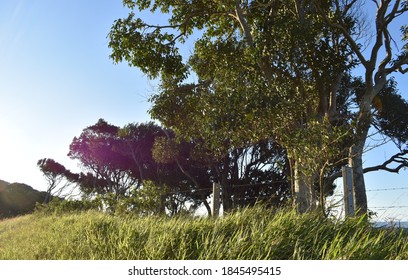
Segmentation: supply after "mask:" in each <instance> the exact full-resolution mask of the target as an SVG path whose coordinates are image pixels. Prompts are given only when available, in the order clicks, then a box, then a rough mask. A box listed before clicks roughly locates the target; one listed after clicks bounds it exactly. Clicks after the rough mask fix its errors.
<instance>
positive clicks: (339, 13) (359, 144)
mask: <svg viewBox="0 0 408 280" xmlns="http://www.w3.org/2000/svg"><path fill="white" fill-rule="evenodd" d="M359 2H360V1H356V0H352V1H334V4H335V5H333V13H334V15H335V16H334V17H329V16H327V15H325V12H324V11H322V10H320V12H321V13H320V14H321V15H322V16H323V17H324V19H325V21H326V23H327V24H328V25H330V26H331V27H332V28H333V29H335V30H338V31H339V32H340V33H341V34H342V35H343V36H344V37H345V39H346V40H347V43H348V45H349V46H350V48H351V50H352V52H353V54H354V55H355V57H357V59H358V61H359V63H360V64H361V65H362V66H363V67H364V70H365V76H364V83H365V87H364V93H363V94H362V96H361V97H360V101H359V103H358V113H357V115H356V118H355V120H354V126H355V127H354V138H353V141H354V144H353V145H351V146H350V148H349V155H348V157H349V165H350V166H351V168H352V170H353V190H354V198H355V203H356V208H357V209H358V210H359V212H360V213H362V214H363V213H367V196H366V190H365V183H364V168H363V161H362V155H363V151H364V147H365V143H366V139H367V136H368V133H369V129H370V127H371V124H372V122H373V114H372V110H371V105H372V103H373V101H374V99H375V98H376V97H377V96H378V94H379V93H380V91H381V90H382V89H383V88H384V86H385V85H386V82H387V78H389V76H390V75H391V74H392V73H394V72H397V71H399V72H401V73H403V74H404V73H406V72H407V69H408V68H406V66H407V65H408V44H407V43H405V45H403V47H402V50H401V52H400V53H399V54H398V53H396V51H395V49H394V48H393V46H392V44H393V42H395V41H394V40H393V38H392V37H391V34H390V29H389V28H390V24H391V23H393V22H394V21H395V19H396V18H398V17H400V16H402V15H404V14H406V13H407V12H408V1H406V0H402V1H401V0H396V1H392V0H375V1H372V2H373V3H374V4H375V5H376V8H377V12H376V16H375V24H374V25H373V26H374V42H373V44H372V45H371V47H370V48H369V49H368V50H365V48H364V47H363V45H362V44H360V43H359V38H360V37H359V35H361V34H359V33H358V32H356V31H358V30H356V29H350V28H348V27H347V25H348V21H347V18H349V17H348V16H347V15H350V14H352V13H353V12H354V11H355V10H356V9H358V8H360V7H359V4H360V3H359ZM315 3H316V6H317V7H320V4H319V2H318V1H315ZM360 18H361V17H360ZM355 20H356V21H358V20H360V19H358V18H355ZM401 31H402V40H403V41H406V40H407V39H408V28H407V26H402V27H401ZM382 53H384V54H382ZM381 56H382V58H380V57H381ZM404 67H405V68H404Z"/></svg>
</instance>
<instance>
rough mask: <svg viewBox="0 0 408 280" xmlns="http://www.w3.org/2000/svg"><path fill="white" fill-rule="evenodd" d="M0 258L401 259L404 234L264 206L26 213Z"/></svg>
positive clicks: (1, 232) (2, 233)
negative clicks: (210, 214)
mask: <svg viewBox="0 0 408 280" xmlns="http://www.w3.org/2000/svg"><path fill="white" fill-rule="evenodd" d="M0 259H112V260H122V259H408V233H407V232H405V231H403V230H400V229H375V228H372V227H371V226H370V225H369V224H368V223H367V222H366V220H364V219H349V220H346V221H343V222H336V221H333V220H331V219H327V218H323V217H321V216H320V215H319V214H317V213H311V214H305V215H297V214H296V213H295V212H294V211H292V210H290V209H284V210H280V211H277V212H274V213H272V212H271V211H270V210H267V209H265V208H263V207H255V208H251V209H245V210H241V211H237V212H235V213H232V214H229V215H226V216H224V217H222V218H219V219H217V220H213V219H208V218H193V217H178V218H167V217H139V218H135V217H129V216H127V217H121V216H112V215H106V214H103V213H98V212H82V213H71V214H64V215H59V216H57V215H28V216H24V217H20V218H16V219H11V220H4V221H2V222H0Z"/></svg>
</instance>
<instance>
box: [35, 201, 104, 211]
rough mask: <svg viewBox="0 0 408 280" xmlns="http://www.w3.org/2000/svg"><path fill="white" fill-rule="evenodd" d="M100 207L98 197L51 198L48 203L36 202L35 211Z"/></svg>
mask: <svg viewBox="0 0 408 280" xmlns="http://www.w3.org/2000/svg"><path fill="white" fill-rule="evenodd" d="M101 209H102V203H101V200H100V199H93V200H90V199H84V200H64V199H60V198H53V199H52V200H51V201H50V202H49V203H48V204H41V203H37V204H36V206H35V213H44V214H63V213H72V212H81V211H88V210H101Z"/></svg>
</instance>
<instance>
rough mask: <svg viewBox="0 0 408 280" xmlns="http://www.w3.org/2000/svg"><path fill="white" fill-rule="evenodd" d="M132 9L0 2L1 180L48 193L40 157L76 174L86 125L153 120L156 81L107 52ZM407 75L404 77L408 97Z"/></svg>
mask: <svg viewBox="0 0 408 280" xmlns="http://www.w3.org/2000/svg"><path fill="white" fill-rule="evenodd" d="M127 13H128V10H127V9H126V8H124V7H123V6H122V2H121V0H2V1H1V2H0V132H1V135H2V137H1V142H0V179H2V180H6V181H9V182H22V183H26V184H29V185H31V186H33V187H34V188H36V189H40V190H43V189H45V181H44V180H43V178H42V175H41V173H40V172H39V171H38V168H37V166H36V162H37V160H38V159H40V158H44V157H49V158H53V159H55V160H56V161H58V162H60V163H62V164H64V165H65V166H66V167H68V168H70V169H73V170H76V171H77V166H76V163H75V162H73V161H71V160H70V159H69V158H68V157H67V156H66V155H67V153H68V147H69V144H70V143H71V141H72V138H73V137H74V136H78V135H79V134H80V133H81V131H82V129H83V128H85V127H87V126H89V125H92V124H94V123H95V122H96V121H97V120H98V119H99V118H104V119H105V120H107V121H108V122H110V123H112V124H115V125H119V126H122V125H124V124H126V123H130V122H145V121H148V120H150V117H149V115H148V114H147V110H148V109H149V107H150V105H149V103H148V102H147V99H148V96H149V94H150V93H152V92H153V91H154V84H155V83H154V82H153V81H149V80H148V79H147V78H146V77H145V76H144V75H142V74H141V73H140V71H138V70H137V69H136V68H130V67H128V66H127V64H125V63H123V64H119V65H115V64H113V62H112V61H111V60H110V59H109V57H108V56H109V53H110V50H109V48H108V39H107V37H106V36H107V34H108V32H109V30H110V27H111V26H112V24H113V21H114V20H115V19H118V18H120V17H124V16H126V15H127ZM156 19H157V18H156ZM151 20H152V21H154V19H151ZM401 21H402V22H403V21H404V19H401ZM405 22H408V20H407V19H406V18H405ZM396 36H397V37H396V39H398V36H399V35H398V34H397V35H396ZM407 80H408V77H404V78H403V77H402V76H398V82H399V89H400V91H401V94H402V95H403V96H405V97H406V98H407V97H408V92H407V91H408V83H407ZM393 151H394V150H393V148H392V146H391V145H387V146H384V147H381V148H379V149H376V150H374V151H371V152H369V153H368V154H367V156H366V158H365V160H366V165H367V166H369V165H373V164H379V163H381V162H382V160H384V159H386V158H387V157H389V156H390V155H391V154H392V152H393ZM407 179H408V171H406V170H405V171H402V172H401V174H399V175H395V174H387V173H384V172H381V173H374V174H369V175H367V177H366V180H367V187H368V189H370V188H371V189H379V188H405V187H406V188H408V182H407V181H408V180H407ZM368 199H369V203H370V205H369V206H386V205H389V204H392V205H405V206H408V189H407V190H399V191H389V192H368ZM402 210H404V209H398V210H397V209H394V210H387V211H394V212H395V211H397V213H396V215H399V214H400V213H401V212H402ZM405 210H406V212H408V208H407V209H405ZM404 215H405V216H404V218H405V219H408V215H406V214H404ZM404 218H403V219H404Z"/></svg>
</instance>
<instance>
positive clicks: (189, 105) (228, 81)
mask: <svg viewBox="0 0 408 280" xmlns="http://www.w3.org/2000/svg"><path fill="white" fill-rule="evenodd" d="M365 2H366V1H357V0H351V1H349V0H344V1H338V0H327V1H312V0H310V1H304V0H296V1H286V0H283V1H232V0H231V1H213V0H202V1H144V0H140V1H131V0H126V1H123V3H124V5H126V6H127V7H128V8H130V9H131V12H130V13H129V16H128V17H127V18H124V19H118V20H116V21H115V22H114V24H113V26H112V29H111V32H110V34H109V39H110V42H109V47H110V48H111V49H112V53H111V58H112V59H113V60H114V61H115V62H120V61H123V60H126V61H127V62H128V63H129V65H131V66H135V67H138V68H140V69H141V70H142V71H143V72H144V73H146V74H147V75H148V76H149V77H151V78H158V77H160V79H161V87H160V90H159V91H158V92H157V93H156V94H154V95H153V96H152V99H151V100H152V102H153V106H152V109H151V114H152V116H153V117H154V118H156V119H158V120H160V121H161V122H162V123H163V124H164V125H165V126H166V127H167V128H171V129H172V130H174V131H175V133H176V135H177V136H178V137H180V138H182V139H184V140H189V139H202V140H204V143H205V145H206V148H207V149H209V150H211V152H212V153H213V154H214V155H217V156H218V158H219V159H222V158H223V157H225V156H226V155H231V154H232V151H234V150H235V149H239V148H245V147H248V146H249V145H253V144H255V143H258V142H259V141H265V140H266V141H272V142H276V143H278V144H279V145H280V146H282V147H283V148H284V149H285V150H286V152H287V155H288V159H289V166H290V170H291V172H290V175H289V178H290V179H291V181H292V194H293V196H294V198H295V201H296V204H297V205H298V209H299V211H300V212H304V211H307V210H310V209H313V208H314V207H315V203H316V198H317V197H318V196H319V195H318V194H316V187H315V186H316V184H318V185H320V188H319V189H320V198H321V199H322V198H323V196H324V195H323V194H324V193H325V189H326V186H324V184H323V181H324V180H322V178H324V177H328V176H329V177H330V174H332V173H333V172H335V171H336V169H337V168H338V165H339V164H345V161H346V159H347V158H348V159H349V160H348V161H349V164H350V165H351V166H352V167H353V173H354V174H355V176H354V178H355V180H354V185H355V186H354V189H355V191H356V193H355V196H356V201H357V206H358V208H361V209H362V212H366V208H367V205H366V200H364V196H365V186H364V181H363V180H361V176H362V174H363V168H362V160H361V157H362V151H363V149H364V144H365V140H366V138H367V131H368V128H369V127H370V126H371V124H372V123H373V121H374V119H373V117H372V111H373V110H377V111H378V112H379V109H378V108H377V107H376V106H375V105H376V104H377V105H378V104H379V103H378V100H383V102H384V104H385V105H386V106H388V105H387V103H386V102H388V101H390V102H392V104H394V102H397V103H398V104H400V105H401V106H402V107H401V106H400V107H398V109H403V107H404V101H402V100H401V99H399V100H398V98H394V99H393V101H391V100H392V97H388V96H393V94H392V93H391V91H388V93H386V91H382V93H384V96H379V94H380V91H381V90H382V89H383V88H384V87H385V86H386V81H387V78H389V77H388V75H390V74H392V73H393V72H395V71H400V72H403V73H405V72H406V69H405V68H404V67H405V66H406V65H407V63H408V62H407V44H405V45H403V48H402V52H400V53H399V54H396V55H395V54H394V52H393V49H392V46H391V42H392V41H393V39H392V38H391V37H390V34H389V30H388V26H389V24H390V23H391V22H393V21H394V19H395V18H397V17H399V16H401V15H402V14H404V13H406V12H407V8H408V6H407V1H389V0H381V1H373V3H374V4H376V5H377V6H376V7H377V15H376V18H375V23H374V25H375V36H374V37H375V39H374V40H375V43H374V46H373V48H372V50H371V57H370V58H369V59H366V58H365V57H364V55H363V52H362V49H363V45H362V44H361V43H360V41H359V38H361V32H362V29H363V28H364V27H365V24H370V23H365V22H364V20H363V17H360V14H361V13H362V5H363V4H364V3H365ZM137 10H139V11H142V10H150V11H151V12H160V13H163V14H167V15H168V24H164V25H157V24H155V23H149V22H145V21H143V19H141V18H138V17H137ZM401 31H402V34H403V38H402V40H403V41H404V40H407V27H406V26H404V27H402V28H401ZM189 40H193V41H194V43H193V49H192V52H191V55H187V54H185V53H183V51H181V50H182V48H181V47H182V46H183V45H184V44H186V43H187V42H188V41H189ZM382 47H383V49H384V50H385V53H386V54H385V57H384V59H383V60H382V61H380V62H379V63H378V56H379V50H380V49H381V48H382ZM377 63H378V69H377V70H376V69H375V67H376V65H377ZM357 65H363V66H364V67H365V68H366V70H367V72H366V75H365V77H364V80H363V81H362V82H361V83H358V81H357V79H355V78H352V77H351V76H350V75H351V73H352V70H353V68H354V67H355V66H357ZM353 84H354V85H359V86H361V87H360V89H361V91H359V89H353V88H350V86H352V85H353ZM391 88H392V85H391ZM359 92H360V93H361V94H360V95H359V96H357V94H358V93H359ZM392 92H395V88H394V91H392ZM376 96H378V98H377V99H376V100H375V97H376ZM394 105H395V104H394ZM353 106H356V107H354V108H357V111H356V110H353V109H352V108H353ZM396 106H399V105H396ZM395 108H396V107H395ZM382 110H383V109H382ZM397 114H401V112H399V113H397ZM390 117H391V118H392V119H393V120H394V121H395V117H396V116H391V114H390V113H386V111H385V110H383V111H382V116H380V117H379V118H378V124H379V125H383V126H386V123H387V118H388V120H390ZM401 119H402V120H405V117H404V116H402V117H401ZM394 121H393V125H392V127H393V128H391V127H390V126H388V128H384V127H383V129H382V130H381V131H382V132H386V133H388V134H389V136H391V137H393V139H397V137H396V135H397V134H398V135H400V136H402V135H404V132H403V131H404V128H403V127H402V125H399V124H398V123H396V122H394ZM403 122H404V121H403ZM397 127H400V129H397ZM394 128H395V131H394V132H392V130H393V129H394ZM397 130H398V133H396V131H397ZM393 134H394V135H393ZM401 139H402V138H400V140H398V141H401ZM402 141H404V140H402ZM323 203H324V201H322V200H321V201H320V205H322V204H323Z"/></svg>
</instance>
